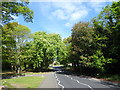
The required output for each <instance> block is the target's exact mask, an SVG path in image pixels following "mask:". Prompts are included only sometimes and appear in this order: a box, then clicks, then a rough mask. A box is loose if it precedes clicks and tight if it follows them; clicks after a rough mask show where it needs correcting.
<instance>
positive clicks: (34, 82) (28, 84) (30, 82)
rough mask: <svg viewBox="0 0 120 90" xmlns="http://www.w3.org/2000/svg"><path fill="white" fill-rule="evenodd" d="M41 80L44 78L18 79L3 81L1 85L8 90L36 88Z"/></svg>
mask: <svg viewBox="0 0 120 90" xmlns="http://www.w3.org/2000/svg"><path fill="white" fill-rule="evenodd" d="M43 80H44V77H36V76H31V77H19V78H12V79H3V80H2V84H3V85H4V86H7V87H9V88H37V87H38V86H39V85H40V83H41V82H42V81H43Z"/></svg>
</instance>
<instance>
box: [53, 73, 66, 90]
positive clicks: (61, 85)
mask: <svg viewBox="0 0 120 90" xmlns="http://www.w3.org/2000/svg"><path fill="white" fill-rule="evenodd" d="M55 78H56V79H57V81H58V85H59V86H60V87H62V90H64V86H63V85H62V84H60V80H59V79H58V77H57V75H56V74H55Z"/></svg>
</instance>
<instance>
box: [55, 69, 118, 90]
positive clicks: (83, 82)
mask: <svg viewBox="0 0 120 90" xmlns="http://www.w3.org/2000/svg"><path fill="white" fill-rule="evenodd" d="M55 77H56V79H57V82H58V85H59V87H61V88H63V89H64V90H66V88H69V90H70V88H74V89H75V88H76V89H77V90H78V89H80V88H81V89H83V88H84V89H83V90H101V89H102V90H120V87H118V86H114V85H110V84H106V83H104V82H101V81H100V80H98V79H92V78H85V77H80V76H75V75H70V74H67V73H65V72H62V71H57V72H56V73H55ZM74 89H73V90H74Z"/></svg>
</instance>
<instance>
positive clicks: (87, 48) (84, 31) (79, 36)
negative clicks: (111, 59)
mask: <svg viewBox="0 0 120 90" xmlns="http://www.w3.org/2000/svg"><path fill="white" fill-rule="evenodd" d="M93 34H94V31H93V28H92V26H91V25H90V24H89V23H88V22H79V23H77V24H75V25H74V27H73V29H72V40H71V44H72V50H71V55H72V56H73V61H72V63H73V66H74V69H75V70H77V71H79V70H80V61H81V60H82V58H81V56H84V57H88V56H89V55H92V54H93V50H94V49H93V45H92V43H93Z"/></svg>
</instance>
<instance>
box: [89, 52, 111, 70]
mask: <svg viewBox="0 0 120 90" xmlns="http://www.w3.org/2000/svg"><path fill="white" fill-rule="evenodd" d="M90 61H91V62H90V63H88V65H89V66H90V67H95V68H98V69H100V70H101V71H102V72H103V71H104V70H105V68H104V66H105V65H106V64H107V63H111V61H112V59H111V58H108V59H106V58H105V57H104V55H103V53H102V52H101V51H96V54H94V55H93V56H91V58H90Z"/></svg>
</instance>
